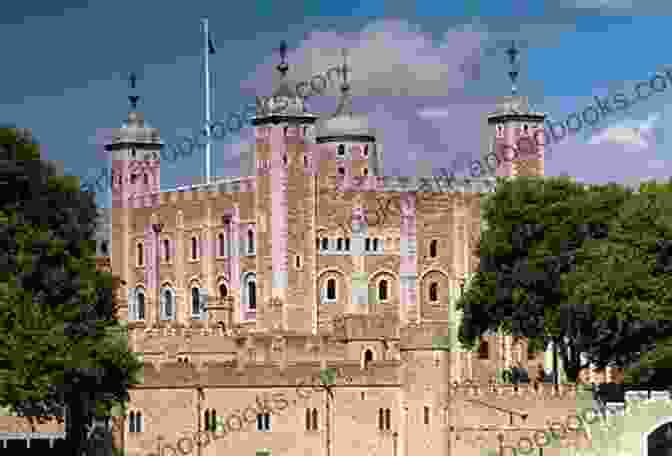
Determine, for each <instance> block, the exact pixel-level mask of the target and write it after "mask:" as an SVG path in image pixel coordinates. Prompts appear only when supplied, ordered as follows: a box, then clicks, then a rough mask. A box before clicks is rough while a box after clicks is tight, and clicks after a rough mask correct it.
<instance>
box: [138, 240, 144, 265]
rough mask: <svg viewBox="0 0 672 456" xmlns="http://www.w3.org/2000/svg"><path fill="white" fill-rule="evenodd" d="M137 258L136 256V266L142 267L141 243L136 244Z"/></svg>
mask: <svg viewBox="0 0 672 456" xmlns="http://www.w3.org/2000/svg"><path fill="white" fill-rule="evenodd" d="M137 256H138V266H142V264H143V258H142V244H141V243H139V244H138V253H137Z"/></svg>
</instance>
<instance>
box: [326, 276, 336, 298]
mask: <svg viewBox="0 0 672 456" xmlns="http://www.w3.org/2000/svg"><path fill="white" fill-rule="evenodd" d="M327 299H330V300H334V299H336V279H329V280H327Z"/></svg>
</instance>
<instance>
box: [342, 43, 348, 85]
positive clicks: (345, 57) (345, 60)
mask: <svg viewBox="0 0 672 456" xmlns="http://www.w3.org/2000/svg"><path fill="white" fill-rule="evenodd" d="M341 55H342V56H343V68H342V69H341V71H342V72H343V84H341V92H342V93H344V94H345V93H346V92H347V91H349V90H350V84H349V83H348V73H349V72H350V67H349V66H348V50H347V49H345V48H342V49H341Z"/></svg>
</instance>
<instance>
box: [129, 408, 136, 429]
mask: <svg viewBox="0 0 672 456" xmlns="http://www.w3.org/2000/svg"><path fill="white" fill-rule="evenodd" d="M128 432H135V412H131V413H129V414H128Z"/></svg>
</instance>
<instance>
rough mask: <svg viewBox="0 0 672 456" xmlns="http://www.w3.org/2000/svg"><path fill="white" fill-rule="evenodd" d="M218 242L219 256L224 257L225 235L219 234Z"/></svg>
mask: <svg viewBox="0 0 672 456" xmlns="http://www.w3.org/2000/svg"><path fill="white" fill-rule="evenodd" d="M217 242H218V245H219V256H221V257H223V256H224V235H223V234H222V233H219V236H217Z"/></svg>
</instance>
